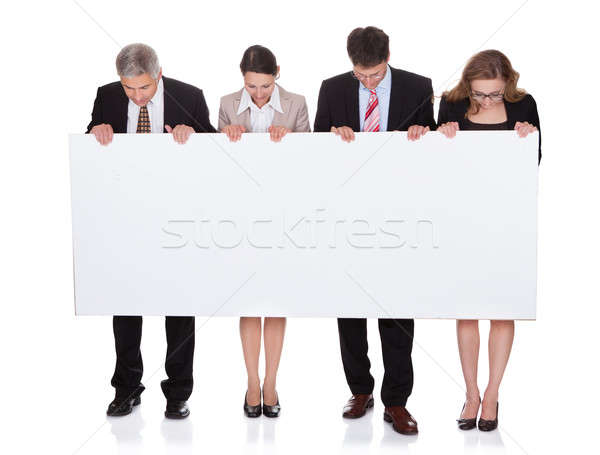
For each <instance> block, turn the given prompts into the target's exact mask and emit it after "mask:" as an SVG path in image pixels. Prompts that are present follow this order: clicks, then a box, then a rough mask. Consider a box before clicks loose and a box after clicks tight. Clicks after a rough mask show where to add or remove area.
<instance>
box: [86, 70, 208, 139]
mask: <svg viewBox="0 0 600 455" xmlns="http://www.w3.org/2000/svg"><path fill="white" fill-rule="evenodd" d="M162 80H163V87H164V109H165V112H164V123H165V125H170V126H171V127H173V128H175V125H188V126H191V127H192V128H194V131H195V132H196V133H216V132H217V130H215V129H214V128H213V126H212V125H211V124H210V120H209V118H208V107H207V106H206V101H205V100H204V95H203V94H202V90H200V89H199V88H196V87H194V86H193V85H189V84H186V83H184V82H180V81H177V80H175V79H170V78H168V77H164V76H163V78H162ZM128 103H129V98H127V95H125V90H123V86H122V85H121V82H119V81H117V82H113V83H111V84H107V85H104V86H102V87H99V88H98V93H97V95H96V100H95V101H94V109H93V110H92V121H91V122H90V124H89V125H88V127H87V131H86V133H89V132H90V130H91V129H92V127H94V126H96V125H100V124H102V123H108V124H110V125H111V126H112V127H113V131H114V132H115V133H127V106H128ZM163 132H166V131H163Z"/></svg>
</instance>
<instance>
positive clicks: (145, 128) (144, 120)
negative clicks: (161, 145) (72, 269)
mask: <svg viewBox="0 0 600 455" xmlns="http://www.w3.org/2000/svg"><path fill="white" fill-rule="evenodd" d="M151 132H152V128H151V127H150V117H149V116H148V108H147V107H146V106H142V107H140V116H139V117H138V124H137V130H136V133H151Z"/></svg>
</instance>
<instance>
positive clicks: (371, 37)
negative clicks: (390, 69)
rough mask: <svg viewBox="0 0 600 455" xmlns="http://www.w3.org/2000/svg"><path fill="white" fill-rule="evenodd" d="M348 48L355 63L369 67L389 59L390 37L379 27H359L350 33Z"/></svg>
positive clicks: (349, 54)
mask: <svg viewBox="0 0 600 455" xmlns="http://www.w3.org/2000/svg"><path fill="white" fill-rule="evenodd" d="M346 48H347V49H348V56H349V57H350V60H351V61H352V64H353V65H360V66H364V67H366V68H369V67H372V66H375V65H379V64H380V63H381V62H383V61H385V60H387V58H388V56H389V55H390V38H389V37H388V36H387V35H386V34H385V32H384V31H383V30H381V29H379V28H377V27H365V28H361V27H359V28H355V29H354V30H352V31H351V32H350V34H349V35H348V42H347V44H346Z"/></svg>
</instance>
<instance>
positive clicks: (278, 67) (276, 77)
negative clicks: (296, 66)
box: [275, 65, 281, 80]
mask: <svg viewBox="0 0 600 455" xmlns="http://www.w3.org/2000/svg"><path fill="white" fill-rule="evenodd" d="M280 69H281V67H280V66H279V65H277V75H276V76H275V80H277V79H279V76H280V74H279V70H280Z"/></svg>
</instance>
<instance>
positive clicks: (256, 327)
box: [240, 317, 261, 406]
mask: <svg viewBox="0 0 600 455" xmlns="http://www.w3.org/2000/svg"><path fill="white" fill-rule="evenodd" d="M260 322H261V321H260V318H244V317H242V318H240V337H241V339H242V349H243V351H244V361H245V362H246V371H247V373H248V395H247V401H248V404H249V405H250V406H257V405H259V404H260V377H259V376H258V359H259V356H260V338H261V326H260Z"/></svg>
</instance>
